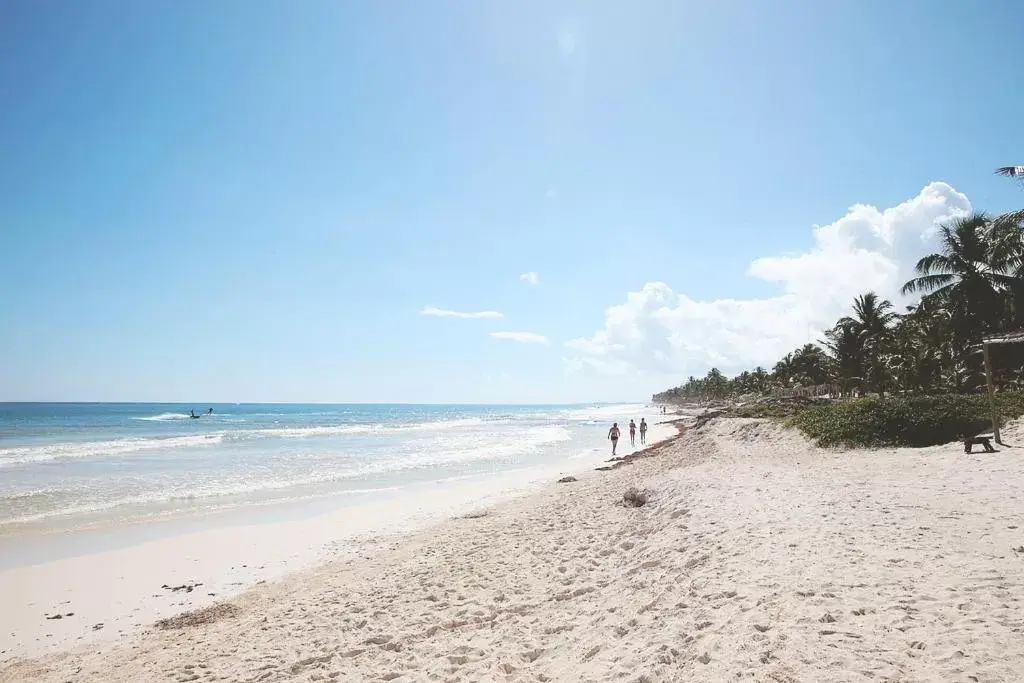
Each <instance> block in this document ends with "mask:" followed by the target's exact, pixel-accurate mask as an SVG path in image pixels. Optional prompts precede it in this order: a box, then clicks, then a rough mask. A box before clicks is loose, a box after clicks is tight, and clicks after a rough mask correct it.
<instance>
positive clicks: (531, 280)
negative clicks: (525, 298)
mask: <svg viewBox="0 0 1024 683" xmlns="http://www.w3.org/2000/svg"><path fill="white" fill-rule="evenodd" d="M519 280H520V281H521V282H525V283H526V284H528V285H539V284H540V278H539V277H537V273H534V272H533V271H530V272H529V273H523V274H522V275H520V276H519Z"/></svg>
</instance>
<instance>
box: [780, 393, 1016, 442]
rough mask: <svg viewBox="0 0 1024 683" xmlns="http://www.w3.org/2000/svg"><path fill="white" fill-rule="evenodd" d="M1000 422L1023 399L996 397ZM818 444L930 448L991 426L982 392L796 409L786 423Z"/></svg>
mask: <svg viewBox="0 0 1024 683" xmlns="http://www.w3.org/2000/svg"><path fill="white" fill-rule="evenodd" d="M996 398H997V405H998V406H999V412H1000V415H1001V417H1002V418H1003V420H1006V419H1010V418H1015V417H1019V416H1021V415H1022V414H1024V395H1022V394H1020V393H1016V392H1004V393H1001V394H997V395H996ZM790 423H791V424H792V425H794V426H796V427H798V428H799V429H800V430H801V431H802V432H804V433H805V434H806V435H807V436H809V437H810V438H811V439H813V440H814V441H815V442H817V444H818V445H820V446H825V447H829V446H934V445H937V444H943V443H948V442H950V441H956V440H959V439H963V438H965V437H967V436H974V435H975V434H978V433H981V432H984V431H987V430H988V429H990V428H991V424H992V423H991V418H990V415H989V404H988V397H987V396H986V395H985V394H975V395H947V396H921V397H893V398H884V399H881V398H861V399H855V400H851V401H839V402H835V403H828V404H822V405H812V406H807V407H805V408H802V409H801V410H799V411H797V413H796V414H795V415H794V416H793V417H792V418H791V419H790Z"/></svg>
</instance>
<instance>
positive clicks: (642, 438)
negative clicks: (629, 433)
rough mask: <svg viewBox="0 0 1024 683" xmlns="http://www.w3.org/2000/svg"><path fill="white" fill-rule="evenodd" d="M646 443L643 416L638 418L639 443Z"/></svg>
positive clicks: (645, 422) (645, 427)
mask: <svg viewBox="0 0 1024 683" xmlns="http://www.w3.org/2000/svg"><path fill="white" fill-rule="evenodd" d="M646 444H647V421H646V420H644V418H642V417H641V418H640V445H641V446H644V445H646Z"/></svg>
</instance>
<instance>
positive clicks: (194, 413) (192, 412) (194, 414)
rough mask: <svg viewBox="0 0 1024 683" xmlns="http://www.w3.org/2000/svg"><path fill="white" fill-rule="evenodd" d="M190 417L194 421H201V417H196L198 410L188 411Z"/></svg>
mask: <svg viewBox="0 0 1024 683" xmlns="http://www.w3.org/2000/svg"><path fill="white" fill-rule="evenodd" d="M188 416H189V417H190V418H192V419H193V420H198V419H199V416H198V415H196V409H195V408H192V409H191V410H189V411H188Z"/></svg>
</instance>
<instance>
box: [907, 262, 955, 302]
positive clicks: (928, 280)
mask: <svg viewBox="0 0 1024 683" xmlns="http://www.w3.org/2000/svg"><path fill="white" fill-rule="evenodd" d="M933 255H934V256H937V255H938V254H933ZM925 258H929V257H927V256H926V257H925ZM922 260H924V259H922ZM919 265H920V264H919ZM955 281H956V276H954V275H950V274H949V273H935V274H933V275H922V276H921V277H915V278H914V279H913V280H910V281H909V282H907V284H905V285H903V288H902V289H901V290H900V293H901V294H903V295H907V294H917V293H918V292H926V293H934V292H935V291H936V290H938V289H939V288H941V287H944V286H946V285H949V284H951V283H953V282H955Z"/></svg>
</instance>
